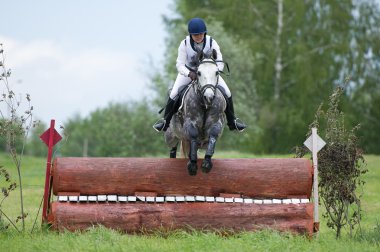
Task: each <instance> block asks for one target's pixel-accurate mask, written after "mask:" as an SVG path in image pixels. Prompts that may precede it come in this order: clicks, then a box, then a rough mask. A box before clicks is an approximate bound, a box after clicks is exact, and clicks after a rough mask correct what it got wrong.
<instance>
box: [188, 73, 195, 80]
mask: <svg viewBox="0 0 380 252" xmlns="http://www.w3.org/2000/svg"><path fill="white" fill-rule="evenodd" d="M188 76H189V77H190V79H191V80H192V81H194V80H196V79H197V73H196V72H193V71H190V73H189V75H188Z"/></svg>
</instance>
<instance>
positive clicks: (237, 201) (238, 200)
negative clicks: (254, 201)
mask: <svg viewBox="0 0 380 252" xmlns="http://www.w3.org/2000/svg"><path fill="white" fill-rule="evenodd" d="M243 201H244V200H243V199H242V198H234V202H235V203H243Z"/></svg>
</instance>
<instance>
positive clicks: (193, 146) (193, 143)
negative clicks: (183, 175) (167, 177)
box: [187, 125, 198, 176]
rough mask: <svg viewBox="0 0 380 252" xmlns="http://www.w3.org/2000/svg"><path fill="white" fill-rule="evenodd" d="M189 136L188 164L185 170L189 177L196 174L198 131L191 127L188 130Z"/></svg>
mask: <svg viewBox="0 0 380 252" xmlns="http://www.w3.org/2000/svg"><path fill="white" fill-rule="evenodd" d="M189 136H190V151H189V162H188V163H187V170H188V171H189V175H190V176H195V175H196V174H197V170H198V166H197V159H198V157H197V152H198V141H197V137H198V130H197V129H196V128H195V127H194V126H193V125H191V126H190V128H189Z"/></svg>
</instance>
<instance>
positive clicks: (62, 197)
mask: <svg viewBox="0 0 380 252" xmlns="http://www.w3.org/2000/svg"><path fill="white" fill-rule="evenodd" d="M67 200H68V198H67V196H58V201H67Z"/></svg>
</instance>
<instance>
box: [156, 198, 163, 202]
mask: <svg viewBox="0 0 380 252" xmlns="http://www.w3.org/2000/svg"><path fill="white" fill-rule="evenodd" d="M156 202H157V203H163V202H165V197H156Z"/></svg>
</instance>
